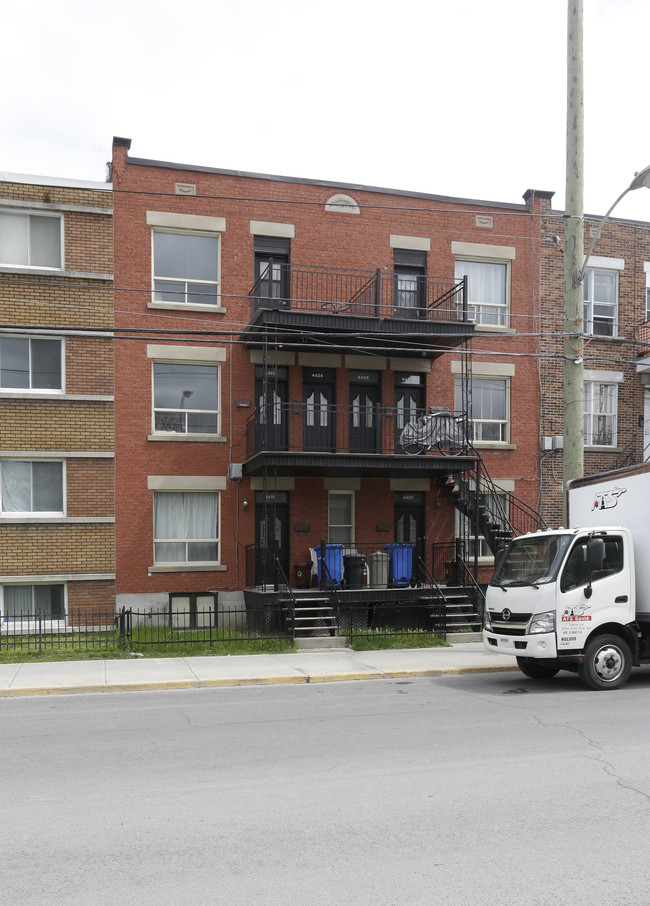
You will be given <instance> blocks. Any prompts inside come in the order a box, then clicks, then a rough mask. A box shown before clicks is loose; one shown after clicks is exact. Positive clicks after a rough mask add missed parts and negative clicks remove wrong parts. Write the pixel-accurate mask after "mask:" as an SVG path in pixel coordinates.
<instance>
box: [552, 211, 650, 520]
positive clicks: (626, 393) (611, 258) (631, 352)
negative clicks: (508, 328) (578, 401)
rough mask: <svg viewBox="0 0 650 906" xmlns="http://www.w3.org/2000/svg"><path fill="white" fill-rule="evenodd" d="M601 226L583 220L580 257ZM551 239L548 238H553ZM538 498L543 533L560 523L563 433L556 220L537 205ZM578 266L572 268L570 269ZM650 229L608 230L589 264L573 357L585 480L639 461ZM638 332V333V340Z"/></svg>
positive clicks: (644, 443)
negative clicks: (579, 381)
mask: <svg viewBox="0 0 650 906" xmlns="http://www.w3.org/2000/svg"><path fill="white" fill-rule="evenodd" d="M599 223H600V218H598V217H587V218H586V219H585V251H586V250H587V249H588V247H589V245H590V243H591V239H592V237H593V236H594V235H595V233H596V230H597V228H598V226H599ZM554 237H555V239H554ZM541 238H542V242H541V246H540V253H541V260H542V267H541V285H540V296H541V300H542V305H541V314H540V336H541V353H542V360H541V376H542V406H541V412H542V417H541V424H540V435H541V446H542V448H543V449H542V454H541V472H540V475H541V499H542V515H543V516H544V517H545V519H546V521H547V522H548V523H549V524H551V525H554V526H555V525H559V524H561V522H562V503H563V496H562V480H563V468H562V455H563V454H562V449H561V446H560V443H559V442H558V441H556V442H555V443H553V440H552V438H553V437H554V436H555V437H556V438H557V437H560V436H561V435H562V434H563V431H564V412H563V374H564V361H565V360H564V348H563V338H562V335H563V329H564V218H563V216H562V212H557V211H552V210H551V206H550V198H549V199H548V201H546V202H545V203H544V207H543V210H542V225H541ZM581 266H582V262H579V263H578V267H581ZM649 272H650V224H648V223H644V222H632V221H627V220H617V219H613V220H611V221H609V222H607V223H606V224H605V226H604V228H603V230H602V233H601V235H600V236H599V238H598V240H597V242H596V244H595V246H594V248H593V251H592V253H591V256H590V258H589V260H588V262H587V267H586V273H585V278H584V284H583V285H584V299H585V302H584V318H583V323H582V325H578V328H577V331H576V332H578V333H579V332H582V334H583V337H582V338H578V339H573V340H572V344H573V346H574V347H575V348H574V350H573V351H572V352H571V357H572V358H573V359H574V360H576V359H578V358H581V359H582V368H583V373H584V390H585V400H584V474H585V475H594V474H597V473H599V472H604V471H609V470H611V469H616V468H619V467H622V466H624V465H629V464H630V463H638V462H642V461H643V460H644V459H647V456H648V453H647V450H648V440H649V436H648V432H649V431H650V387H648V383H647V382H648V380H650V360H647V359H644V358H643V353H644V351H645V348H644V347H643V346H642V345H640V343H639V338H640V337H641V339H644V338H645V333H644V332H643V328H642V325H644V323H645V322H646V321H647V319H648V309H647V304H648V303H647V296H648V289H647V288H648V285H649V283H648V273H649ZM640 327H641V334H640Z"/></svg>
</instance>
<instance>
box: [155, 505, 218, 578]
mask: <svg viewBox="0 0 650 906" xmlns="http://www.w3.org/2000/svg"><path fill="white" fill-rule="evenodd" d="M208 494H209V495H211V496H214V497H215V498H216V501H217V525H216V535H215V536H214V537H211V538H208V537H200V538H199V537H196V538H189V537H188V538H180V537H178V538H166V537H159V536H158V535H157V534H156V499H157V498H158V497H159V496H161V495H174V496H178V495H201V496H206V495H208ZM153 532H154V535H153V562H154V564H155V565H156V566H182V567H184V568H185V570H187V571H190V572H191V571H192V569H193V568H194V567H195V566H209V565H213V564H214V565H219V564H220V563H221V492H220V491H189V490H179V491H154V526H153ZM158 544H178V545H181V544H185V554H186V556H185V559H184V560H162V559H161V560H158V559H157V558H156V546H157V545H158ZM191 544H215V545H216V547H217V557H216V559H215V560H190V559H188V557H187V554H188V550H189V545H191Z"/></svg>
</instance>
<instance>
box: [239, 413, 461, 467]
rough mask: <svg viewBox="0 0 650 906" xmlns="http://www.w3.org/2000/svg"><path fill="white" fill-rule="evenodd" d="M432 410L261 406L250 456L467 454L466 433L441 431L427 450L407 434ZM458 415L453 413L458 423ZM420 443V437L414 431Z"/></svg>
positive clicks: (251, 429)
mask: <svg viewBox="0 0 650 906" xmlns="http://www.w3.org/2000/svg"><path fill="white" fill-rule="evenodd" d="M431 411H432V410H431V409H409V410H408V411H405V410H401V409H398V408H395V407H394V406H382V405H380V404H379V403H368V404H367V405H360V406H354V405H353V406H339V405H330V404H322V405H312V404H309V403H298V402H293V403H280V402H277V401H274V402H273V404H272V405H269V406H266V407H263V408H261V409H260V408H258V409H256V410H255V413H254V414H253V416H252V417H251V419H250V421H249V422H248V424H247V426H246V457H247V459H250V458H251V457H252V456H254V455H255V453H257V452H260V451H287V452H298V453H378V454H379V453H380V454H397V455H400V456H404V455H407V454H409V455H412V454H413V453H414V452H415V453H416V454H422V455H425V454H426V455H432V456H440V455H448V456H455V455H458V454H461V453H463V452H465V451H466V450H467V442H466V434H465V433H464V432H463V431H462V427H461V428H459V430H458V432H457V434H456V435H454V434H452V433H442V434H440V435H439V436H438V438H437V441H436V442H435V443H432V444H431V445H430V446H428V445H427V444H425V443H418V444H417V446H416V444H415V442H414V440H413V437H411V435H410V434H409V433H408V431H405V427H407V426H408V425H414V426H416V425H417V424H418V422H419V421H421V420H422V417H423V416H424V417H428V415H429V414H430V413H431ZM454 418H455V414H450V415H449V419H451V420H453V419H454ZM414 431H415V436H416V439H417V437H419V435H418V432H417V429H416V428H414Z"/></svg>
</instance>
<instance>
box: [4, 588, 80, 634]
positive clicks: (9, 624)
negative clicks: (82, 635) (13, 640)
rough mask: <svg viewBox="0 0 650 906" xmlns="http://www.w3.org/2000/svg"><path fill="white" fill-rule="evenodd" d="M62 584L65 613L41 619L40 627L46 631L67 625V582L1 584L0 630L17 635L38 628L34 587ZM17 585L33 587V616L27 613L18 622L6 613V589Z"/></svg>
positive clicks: (30, 632)
mask: <svg viewBox="0 0 650 906" xmlns="http://www.w3.org/2000/svg"><path fill="white" fill-rule="evenodd" d="M43 585H47V586H53V585H57V586H62V588H63V615H62V616H61V617H55V618H50V619H46V620H43V621H41V624H40V628H41V629H42V630H45V631H46V632H47V631H48V630H51V629H60V628H61V626H65V624H66V620H67V614H68V586H67V584H66V583H65V582H4V583H2V584H0V632H1V633H4V634H7V635H9V634H11V635H15V634H16V633H17V632H19V633H21V634H32V633H33V632H34V631H35V629H36V628H38V622H37V618H36V615H35V614H34V589H35V588H36V587H38V586H43ZM16 586H21V587H29V588H31V589H32V610H31V617H30V616H29V615H27V614H26V615H25V618H24V619H19V620H18V621H17V622H16V619H15V617H9V616H7V615H6V614H5V589H6V588H8V587H11V588H14V587H16Z"/></svg>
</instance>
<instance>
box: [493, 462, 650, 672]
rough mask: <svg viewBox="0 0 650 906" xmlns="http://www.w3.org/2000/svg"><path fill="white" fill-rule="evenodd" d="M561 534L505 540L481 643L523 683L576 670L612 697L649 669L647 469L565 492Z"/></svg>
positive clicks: (586, 481)
mask: <svg viewBox="0 0 650 906" xmlns="http://www.w3.org/2000/svg"><path fill="white" fill-rule="evenodd" d="M567 495H568V509H567V512H568V524H569V526H571V528H567V529H564V528H560V529H557V530H554V531H544V532H535V533H532V534H528V535H521V536H519V537H517V538H515V539H514V540H513V541H511V542H510V544H509V545H508V546H507V548H506V549H505V551H504V552H503V553H502V554H501V555H500V556H499V557H497V561H496V566H495V570H494V576H493V578H492V580H491V582H490V584H489V586H488V589H487V595H486V604H485V622H484V629H483V643H484V645H485V646H486V648H488V650H490V651H495V652H498V653H499V654H511V655H512V656H513V657H515V658H516V659H517V664H518V666H519V669H520V670H521V671H522V672H523V673H524V674H525V675H526V676H529V677H533V678H535V679H547V678H550V677H553V676H555V674H556V673H558V671H559V670H571V671H573V672H577V673H578V675H579V676H580V678H581V680H582V681H583V682H584V683H586V685H588V686H590V687H591V688H593V689H615V688H617V687H619V686H622V685H623V684H624V683H625V682H626V681H627V680H628V678H629V676H630V671H631V669H632V667H633V666H638V665H639V664H642V663H650V463H644V464H643V465H639V466H634V467H630V468H625V469H617V470H616V471H612V472H604V473H601V474H599V475H594V476H592V477H591V478H581V479H577V480H575V481H572V482H570V483H569V486H568V491H567Z"/></svg>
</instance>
